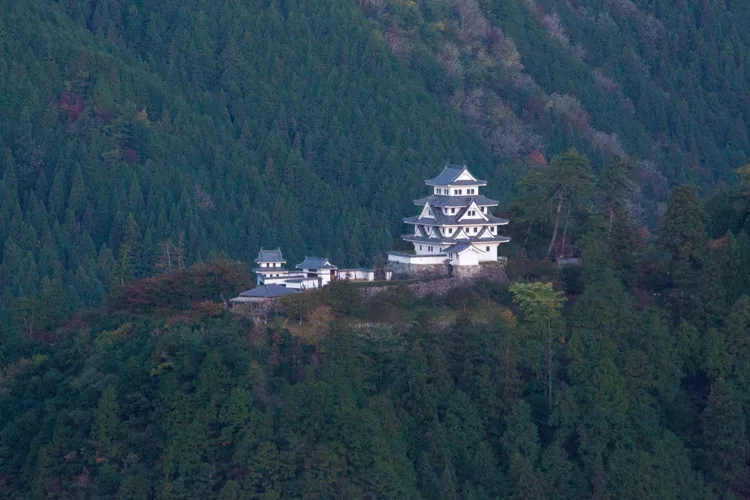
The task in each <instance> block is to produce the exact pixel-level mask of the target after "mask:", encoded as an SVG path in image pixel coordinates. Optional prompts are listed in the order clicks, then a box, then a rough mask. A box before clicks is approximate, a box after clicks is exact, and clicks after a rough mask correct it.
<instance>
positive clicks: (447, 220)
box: [404, 209, 508, 226]
mask: <svg viewBox="0 0 750 500" xmlns="http://www.w3.org/2000/svg"><path fill="white" fill-rule="evenodd" d="M464 210H465V209H463V210H459V211H458V212H456V213H455V214H451V215H445V214H444V213H442V212H433V215H434V216H435V218H434V219H429V218H426V219H420V218H419V216H418V215H415V216H413V217H407V218H405V219H404V222H406V223H407V224H424V225H427V226H436V225H454V226H455V225H482V224H500V225H504V224H507V223H508V219H501V218H500V217H495V216H494V215H490V214H484V216H485V217H487V220H486V221H485V220H484V219H476V220H472V221H463V222H459V221H458V219H459V218H460V217H461V215H463V212H464Z"/></svg>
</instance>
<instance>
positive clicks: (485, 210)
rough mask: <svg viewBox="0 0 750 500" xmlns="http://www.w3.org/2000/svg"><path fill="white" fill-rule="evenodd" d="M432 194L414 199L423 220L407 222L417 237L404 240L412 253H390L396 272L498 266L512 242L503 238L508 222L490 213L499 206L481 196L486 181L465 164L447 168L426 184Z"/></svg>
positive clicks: (413, 219)
mask: <svg viewBox="0 0 750 500" xmlns="http://www.w3.org/2000/svg"><path fill="white" fill-rule="evenodd" d="M425 184H426V185H427V186H430V187H431V188H432V190H433V192H432V194H431V195H430V196H427V197H426V198H420V199H419V200H415V201H414V204H415V205H417V206H420V207H422V210H421V212H420V214H419V215H416V216H413V217H407V218H406V219H404V222H405V223H406V224H409V225H411V226H413V232H410V233H409V234H406V235H404V236H402V238H403V239H404V240H405V241H408V242H410V243H412V244H413V245H414V251H413V252H390V253H389V254H388V262H389V265H390V266H391V267H392V268H399V267H405V268H406V269H407V270H409V271H410V272H412V273H413V272H415V271H418V270H419V268H420V267H422V268H427V267H431V266H443V265H445V264H448V265H450V266H452V267H453V268H454V269H455V268H456V267H465V266H478V265H479V263H480V262H488V261H497V260H498V255H497V248H498V246H499V245H500V244H502V243H507V242H508V241H510V238H508V237H507V236H502V235H500V232H499V231H500V227H501V226H505V225H507V224H508V220H507V219H501V218H499V217H495V216H494V215H492V214H491V213H490V209H491V208H492V207H496V206H497V205H498V202H497V201H495V200H490V199H489V198H485V197H484V196H482V195H481V194H479V188H480V187H484V186H486V185H487V182H486V181H483V180H480V179H477V178H476V177H474V176H473V175H472V174H471V172H469V169H468V168H467V167H466V165H450V164H449V165H446V166H445V168H443V171H442V172H440V175H438V176H437V177H435V178H434V179H430V180H427V181H425Z"/></svg>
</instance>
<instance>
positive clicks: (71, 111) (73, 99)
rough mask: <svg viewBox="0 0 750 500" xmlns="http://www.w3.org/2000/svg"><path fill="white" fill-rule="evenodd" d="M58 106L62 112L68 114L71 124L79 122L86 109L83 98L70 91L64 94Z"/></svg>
mask: <svg viewBox="0 0 750 500" xmlns="http://www.w3.org/2000/svg"><path fill="white" fill-rule="evenodd" d="M57 106H58V107H59V108H60V110H61V111H67V112H68V122H70V123H74V122H75V121H76V120H78V118H80V117H81V113H83V110H84V109H86V103H85V101H84V99H83V96H80V95H78V94H75V93H73V92H70V91H68V90H66V91H65V92H63V93H62V95H61V96H60V100H59V101H58V103H57Z"/></svg>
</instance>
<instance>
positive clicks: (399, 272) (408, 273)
mask: <svg viewBox="0 0 750 500" xmlns="http://www.w3.org/2000/svg"><path fill="white" fill-rule="evenodd" d="M387 269H388V270H389V271H392V272H393V279H422V278H434V277H439V276H448V275H450V271H451V269H450V266H449V265H447V264H406V263H403V262H393V261H389V262H388V267H387Z"/></svg>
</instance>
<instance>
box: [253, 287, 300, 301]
mask: <svg viewBox="0 0 750 500" xmlns="http://www.w3.org/2000/svg"><path fill="white" fill-rule="evenodd" d="M295 293H300V291H299V290H295V289H294V288H287V287H285V286H281V285H261V286H259V287H255V288H253V289H250V290H245V291H244V292H242V293H241V294H240V297H258V298H264V299H273V298H276V297H283V296H284V295H294V294H295Z"/></svg>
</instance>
